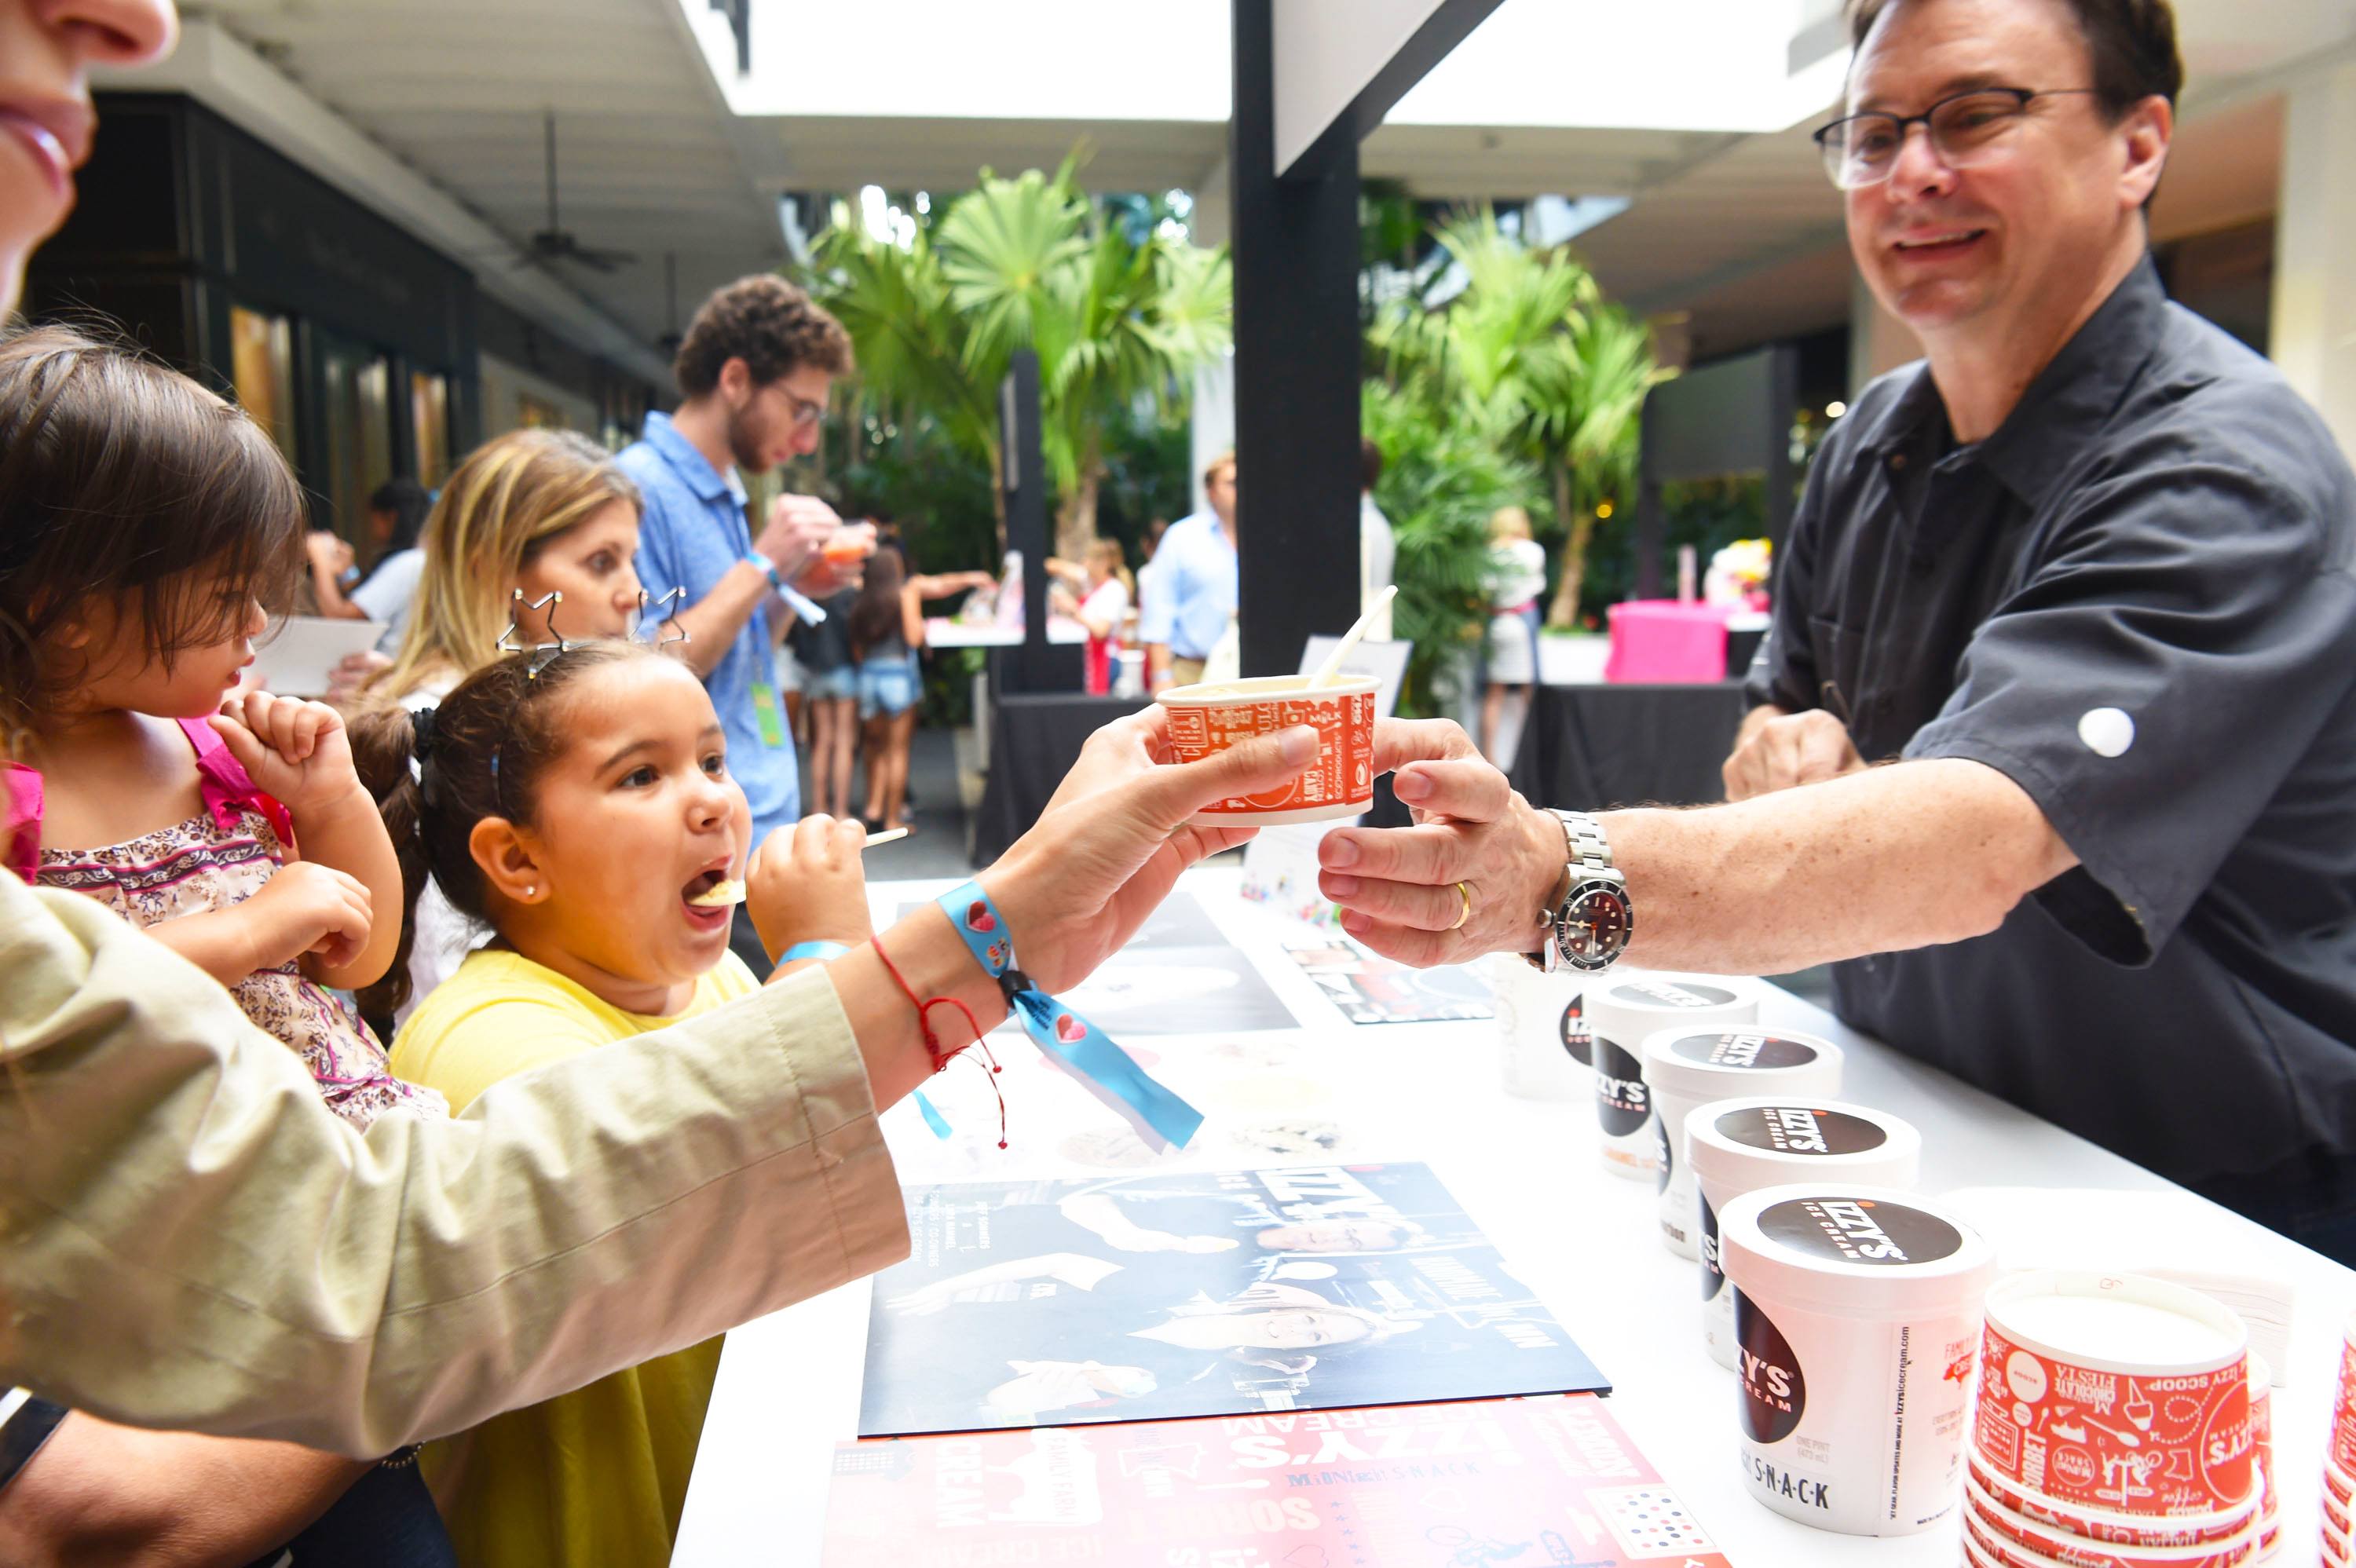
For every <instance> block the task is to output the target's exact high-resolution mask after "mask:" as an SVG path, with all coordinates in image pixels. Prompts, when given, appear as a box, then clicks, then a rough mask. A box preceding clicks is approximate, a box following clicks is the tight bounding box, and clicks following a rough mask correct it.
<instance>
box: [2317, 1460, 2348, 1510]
mask: <svg viewBox="0 0 2356 1568" xmlns="http://www.w3.org/2000/svg"><path fill="white" fill-rule="evenodd" d="M2323 1495H2324V1496H2325V1497H2327V1498H2329V1499H2331V1500H2332V1501H2334V1502H2336V1503H2338V1504H2339V1505H2340V1508H2341V1509H2343V1510H2345V1511H2347V1512H2348V1513H2350V1514H2351V1515H2356V1476H2351V1475H2350V1474H2349V1473H2348V1472H2347V1471H2345V1470H2343V1469H2341V1468H2340V1467H2339V1466H2337V1465H2335V1464H2333V1463H2332V1462H2331V1461H2330V1460H2329V1459H2326V1460H2325V1461H2324V1462H2323Z"/></svg>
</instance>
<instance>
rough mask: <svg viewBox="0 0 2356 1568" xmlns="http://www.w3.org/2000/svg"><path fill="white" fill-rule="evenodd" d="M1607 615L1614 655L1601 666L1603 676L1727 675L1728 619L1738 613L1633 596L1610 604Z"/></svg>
mask: <svg viewBox="0 0 2356 1568" xmlns="http://www.w3.org/2000/svg"><path fill="white" fill-rule="evenodd" d="M1608 613H1609V614H1610V615H1611V618H1612V656H1611V658H1610V659H1609V660H1608V661H1606V663H1605V664H1604V666H1603V678H1604V679H1606V680H1608V681H1613V682H1627V683H1638V682H1647V681H1649V682H1655V683H1659V682H1678V683H1695V682H1705V681H1719V680H1724V679H1725V678H1726V623H1727V621H1728V620H1729V618H1730V617H1731V616H1733V615H1735V614H1737V613H1739V612H1737V611H1735V610H1732V609H1730V608H1728V607H1726V606H1724V605H1720V604H1680V603H1677V602H1676V600H1674V599H1631V600H1628V601H1626V602H1624V603H1619V604H1614V605H1612V608H1611V610H1610V611H1609V612H1608Z"/></svg>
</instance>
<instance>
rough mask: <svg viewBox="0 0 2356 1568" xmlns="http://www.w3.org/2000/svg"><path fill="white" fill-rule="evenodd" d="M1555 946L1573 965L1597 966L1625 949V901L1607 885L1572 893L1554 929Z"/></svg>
mask: <svg viewBox="0 0 2356 1568" xmlns="http://www.w3.org/2000/svg"><path fill="white" fill-rule="evenodd" d="M1555 941H1556V944H1557V945H1558V946H1559V947H1560V948H1561V949H1562V955H1563V956H1564V957H1565V958H1568V959H1569V960H1570V961H1571V962H1572V963H1574V964H1579V963H1582V962H1583V963H1590V964H1593V963H1600V962H1602V961H1605V960H1608V959H1611V958H1612V957H1614V956H1616V955H1618V954H1619V952H1620V950H1621V949H1622V948H1623V947H1625V946H1627V945H1628V901H1627V900H1626V899H1624V898H1622V896H1621V895H1620V890H1619V889H1617V888H1616V887H1613V886H1612V884H1611V883H1609V882H1597V883H1593V884H1590V886H1587V887H1584V888H1581V889H1580V890H1579V891H1577V892H1575V893H1573V894H1572V895H1571V898H1570V902H1569V906H1568V907H1567V908H1566V909H1565V910H1564V912H1563V917H1562V920H1561V923H1559V924H1558V926H1557V927H1556V928H1555Z"/></svg>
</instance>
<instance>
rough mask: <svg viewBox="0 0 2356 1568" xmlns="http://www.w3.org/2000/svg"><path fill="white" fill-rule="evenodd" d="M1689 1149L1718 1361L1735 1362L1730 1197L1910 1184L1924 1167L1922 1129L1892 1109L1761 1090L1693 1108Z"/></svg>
mask: <svg viewBox="0 0 2356 1568" xmlns="http://www.w3.org/2000/svg"><path fill="white" fill-rule="evenodd" d="M1686 1152H1687V1165H1688V1166H1689V1167H1690V1168H1691V1169H1692V1171H1693V1176H1694V1195H1695V1202H1694V1229H1695V1231H1696V1232H1697V1242H1698V1246H1699V1250H1700V1253H1701V1337H1702V1343H1703V1344H1704V1345H1705V1346H1707V1347H1708V1349H1709V1354H1710V1359H1711V1360H1715V1361H1716V1362H1718V1364H1719V1366H1721V1367H1725V1368H1728V1369H1729V1370H1733V1369H1734V1367H1735V1365H1736V1362H1735V1355H1734V1295H1733V1293H1732V1292H1731V1291H1730V1290H1728V1289H1727V1288H1726V1276H1725V1275H1723V1274H1721V1273H1720V1272H1719V1258H1718V1252H1719V1244H1718V1217H1719V1214H1721V1213H1723V1212H1724V1211H1725V1209H1726V1205H1727V1204H1728V1203H1730V1202H1731V1201H1733V1200H1735V1199H1737V1198H1740V1197H1741V1196H1742V1195H1743V1194H1744V1193H1746V1192H1751V1191H1755V1190H1757V1189H1760V1188H1762V1187H1779V1186H1782V1185H1783V1184H1784V1183H1785V1182H1791V1181H1853V1182H1858V1183H1859V1184H1863V1185H1869V1186H1875V1187H1912V1186H1913V1185H1914V1183H1915V1181H1916V1180H1917V1179H1919V1176H1920V1173H1921V1168H1922V1134H1920V1133H1918V1132H1916V1131H1915V1130H1914V1128H1913V1126H1912V1125H1911V1124H1910V1123H1907V1122H1904V1121H1901V1120H1900V1119H1899V1118H1898V1117H1896V1116H1893V1115H1890V1113H1888V1112H1887V1111H1875V1110H1869V1109H1868V1108H1867V1107H1866V1106H1863V1105H1852V1104H1845V1103H1843V1102H1841V1101H1838V1100H1801V1099H1790V1098H1786V1097H1785V1096H1783V1095H1780V1094H1765V1095H1756V1094H1754V1095H1749V1096H1746V1097H1744V1098H1742V1099H1740V1100H1719V1101H1716V1102H1713V1103H1712V1104H1707V1105H1698V1106H1696V1107H1695V1108H1694V1109H1693V1110H1692V1111H1690V1112H1688V1113H1687V1115H1686Z"/></svg>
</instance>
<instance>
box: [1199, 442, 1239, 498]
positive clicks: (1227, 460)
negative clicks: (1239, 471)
mask: <svg viewBox="0 0 2356 1568" xmlns="http://www.w3.org/2000/svg"><path fill="white" fill-rule="evenodd" d="M1222 468H1224V469H1226V471H1227V473H1228V475H1230V476H1232V475H1234V474H1235V471H1236V449H1235V448H1234V447H1232V446H1231V447H1229V448H1227V449H1226V451H1225V452H1223V453H1219V455H1218V456H1216V457H1214V458H1213V459H1211V461H1210V463H1209V464H1208V465H1206V466H1205V468H1204V470H1203V484H1204V486H1205V488H1208V487H1209V486H1211V485H1215V484H1217V483H1218V482H1219V470H1220V469H1222Z"/></svg>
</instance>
